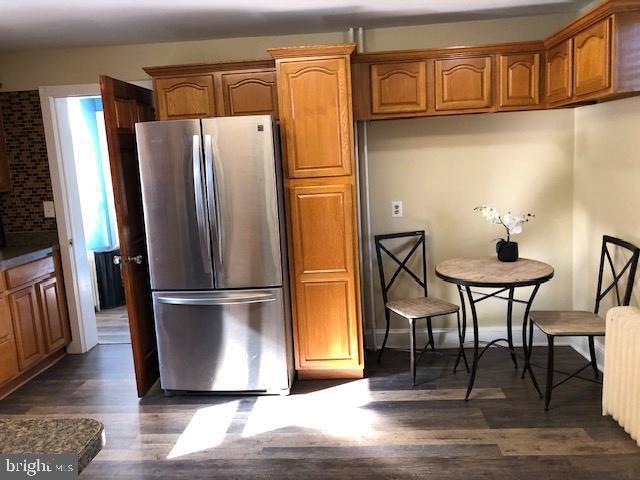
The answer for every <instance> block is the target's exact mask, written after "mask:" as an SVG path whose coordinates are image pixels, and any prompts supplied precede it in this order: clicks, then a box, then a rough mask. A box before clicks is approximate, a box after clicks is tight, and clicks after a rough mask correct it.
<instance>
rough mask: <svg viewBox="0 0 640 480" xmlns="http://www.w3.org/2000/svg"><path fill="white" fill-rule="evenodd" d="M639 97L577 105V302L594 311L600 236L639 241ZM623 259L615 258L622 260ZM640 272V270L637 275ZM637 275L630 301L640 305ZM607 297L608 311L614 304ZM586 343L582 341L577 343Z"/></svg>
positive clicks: (575, 297) (575, 284)
mask: <svg viewBox="0 0 640 480" xmlns="http://www.w3.org/2000/svg"><path fill="white" fill-rule="evenodd" d="M639 132H640V97H634V98H628V99H624V100H617V101H614V102H608V103H602V104H599V105H591V106H587V107H580V108H577V109H575V161H574V172H575V173H574V198H573V211H574V232H573V277H574V289H573V306H574V308H576V309H580V310H589V311H592V310H593V307H594V301H595V292H596V281H597V274H598V262H599V258H600V247H601V244H602V235H603V234H609V235H613V236H617V237H621V238H623V239H625V240H627V241H630V242H633V243H635V244H636V245H640V135H639ZM620 260H621V258H618V259H616V261H617V262H620ZM639 277H640V275H639ZM639 286H640V281H638V280H636V285H635V290H634V294H633V296H632V300H631V304H632V305H636V306H638V305H640V288H639ZM611 300H612V298H611V297H610V298H608V299H607V301H606V302H604V305H603V308H601V313H602V314H604V313H605V312H606V310H607V308H609V307H610V306H611V305H612V304H611ZM577 345H578V347H579V348H580V346H582V348H583V349H584V344H583V342H580V343H578V344H577Z"/></svg>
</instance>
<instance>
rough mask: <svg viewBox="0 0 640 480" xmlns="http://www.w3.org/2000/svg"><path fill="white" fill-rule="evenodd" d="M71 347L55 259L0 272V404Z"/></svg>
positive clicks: (64, 303) (60, 277) (46, 258)
mask: <svg viewBox="0 0 640 480" xmlns="http://www.w3.org/2000/svg"><path fill="white" fill-rule="evenodd" d="M7 289H8V290H7ZM70 341H71V336H70V329H69V315H68V310H67V303H66V300H65V293H64V286H63V283H62V276H61V273H60V262H59V257H58V254H57V253H55V252H54V254H53V255H50V256H47V257H43V258H40V259H38V260H34V261H31V262H28V263H24V264H22V265H18V266H15V267H11V268H9V269H6V270H0V398H2V397H3V396H5V395H7V394H8V393H10V392H11V391H12V390H14V389H15V388H17V387H18V386H19V385H21V384H22V383H24V382H25V381H27V380H28V379H29V378H31V377H32V376H33V375H34V374H36V373H38V372H39V371H42V370H44V369H45V368H47V367H48V366H50V365H52V364H53V363H54V362H55V361H56V360H57V359H59V358H61V357H62V356H63V355H64V347H65V346H67V345H68V344H69V342H70Z"/></svg>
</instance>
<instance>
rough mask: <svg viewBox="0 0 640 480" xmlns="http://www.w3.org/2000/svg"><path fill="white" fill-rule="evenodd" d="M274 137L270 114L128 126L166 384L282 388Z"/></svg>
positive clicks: (288, 375) (282, 305) (281, 268)
mask: <svg viewBox="0 0 640 480" xmlns="http://www.w3.org/2000/svg"><path fill="white" fill-rule="evenodd" d="M276 134H277V129H276V127H275V125H274V122H273V119H272V117H271V116H247V117H222V118H209V119H202V120H176V121H159V122H147V123H138V124H136V135H137V143H138V155H139V163H140V181H141V185H142V197H143V198H142V200H143V205H144V217H145V227H146V238H147V250H148V256H149V271H150V275H151V288H152V290H153V308H154V315H155V323H156V335H157V340H158V356H159V361H160V383H161V387H162V388H163V389H164V390H168V391H174V390H178V391H218V392H238V391H242V392H265V393H280V394H287V393H289V388H290V385H291V381H292V373H293V370H292V369H293V365H292V363H293V362H292V353H291V340H290V339H291V336H290V329H291V326H290V314H289V312H290V307H289V294H288V286H287V283H286V280H285V279H286V274H285V272H286V263H285V262H286V253H285V238H286V235H285V232H284V214H283V208H282V185H281V178H282V177H281V174H280V162H279V157H278V143H277V135H276Z"/></svg>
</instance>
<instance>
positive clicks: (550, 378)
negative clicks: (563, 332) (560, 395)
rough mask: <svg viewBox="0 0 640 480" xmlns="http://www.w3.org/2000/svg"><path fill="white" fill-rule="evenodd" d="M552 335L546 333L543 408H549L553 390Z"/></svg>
mask: <svg viewBox="0 0 640 480" xmlns="http://www.w3.org/2000/svg"><path fill="white" fill-rule="evenodd" d="M553 340H554V337H553V335H547V341H548V346H547V348H548V351H547V389H546V391H545V395H544V409H545V410H549V403H551V391H552V390H553Z"/></svg>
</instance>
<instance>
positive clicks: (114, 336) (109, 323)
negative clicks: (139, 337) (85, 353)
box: [96, 305, 131, 344]
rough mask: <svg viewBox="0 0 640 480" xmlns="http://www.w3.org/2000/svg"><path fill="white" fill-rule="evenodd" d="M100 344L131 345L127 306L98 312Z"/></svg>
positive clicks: (97, 321)
mask: <svg viewBox="0 0 640 480" xmlns="http://www.w3.org/2000/svg"><path fill="white" fill-rule="evenodd" d="M96 326H97V327H98V343H100V344H110V343H131V335H130V334H129V315H128V314H127V306H126V305H122V306H121V307H116V308H110V309H107V310H101V311H99V312H96Z"/></svg>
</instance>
